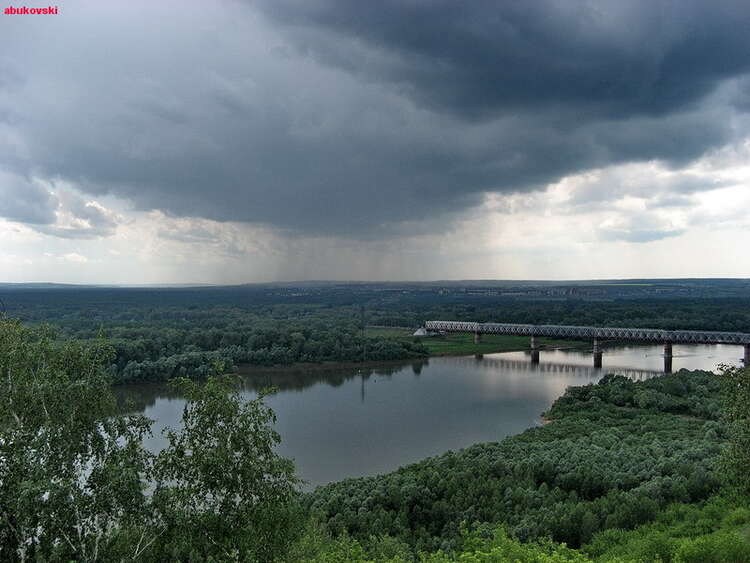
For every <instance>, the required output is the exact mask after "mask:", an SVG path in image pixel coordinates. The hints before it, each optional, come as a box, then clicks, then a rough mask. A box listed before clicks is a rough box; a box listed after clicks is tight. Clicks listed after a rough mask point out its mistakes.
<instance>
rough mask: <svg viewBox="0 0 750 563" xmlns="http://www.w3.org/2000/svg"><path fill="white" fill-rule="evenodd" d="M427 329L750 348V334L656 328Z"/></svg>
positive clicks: (436, 325)
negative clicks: (749, 346) (734, 345)
mask: <svg viewBox="0 0 750 563" xmlns="http://www.w3.org/2000/svg"><path fill="white" fill-rule="evenodd" d="M424 326H425V328H426V329H427V330H432V331H442V332H471V333H476V334H514V335H519V336H551V337H554V338H566V339H585V340H589V339H593V338H600V339H607V338H610V339H617V340H634V341H640V342H672V343H675V344H750V333H746V332H716V331H708V330H661V329H654V328H617V327H594V326H564V325H562V326H560V325H529V324H512V323H473V322H462V321H427V322H425V325H424Z"/></svg>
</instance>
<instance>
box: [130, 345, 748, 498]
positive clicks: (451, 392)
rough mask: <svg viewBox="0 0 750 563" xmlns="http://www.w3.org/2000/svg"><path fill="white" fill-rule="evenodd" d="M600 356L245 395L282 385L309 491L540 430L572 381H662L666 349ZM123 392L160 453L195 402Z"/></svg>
mask: <svg viewBox="0 0 750 563" xmlns="http://www.w3.org/2000/svg"><path fill="white" fill-rule="evenodd" d="M741 355H742V347H740V346H728V345H690V346H675V347H674V359H673V370H674V371H677V370H679V369H681V368H686V369H707V370H715V369H716V367H717V365H718V364H721V363H725V364H734V365H737V364H739V363H740V357H741ZM592 363H593V362H592V356H591V354H590V353H584V352H580V351H570V350H568V351H566V350H554V351H543V352H542V354H541V361H540V363H539V364H532V363H531V361H530V356H529V354H528V353H524V352H509V353H500V354H489V355H485V356H483V357H481V358H475V357H471V356H469V357H442V358H430V359H429V361H417V362H408V363H384V364H379V365H375V366H368V367H367V368H361V367H358V366H356V365H355V366H351V365H347V366H335V365H333V366H323V367H321V366H293V367H288V368H273V369H260V368H245V369H243V370H242V375H243V382H244V383H243V389H242V394H243V395H244V396H246V397H248V398H253V397H255V396H256V395H257V392H258V390H260V389H262V388H264V387H268V386H274V387H276V388H278V392H277V393H276V394H275V395H272V396H270V397H268V398H267V399H266V400H267V402H268V404H269V405H270V406H271V407H272V408H273V409H274V410H275V411H276V414H277V416H278V421H277V425H276V428H277V430H278V432H279V434H280V435H281V437H282V443H281V444H280V446H279V450H278V451H279V453H280V454H282V455H284V456H286V457H290V458H293V459H294V461H295V464H296V466H297V471H298V474H299V475H300V476H301V477H302V478H303V479H304V480H305V481H306V482H307V484H306V487H305V488H306V489H310V488H312V487H315V486H317V485H321V484H324V483H329V482H331V481H338V480H341V479H345V478H347V477H357V476H361V475H375V474H379V473H384V472H388V471H392V470H394V469H396V468H398V467H399V466H401V465H404V464H407V463H411V462H415V461H418V460H420V459H423V458H425V457H428V456H433V455H437V454H441V453H443V452H446V451H448V450H457V449H460V448H463V447H466V446H468V445H470V444H474V443H477V442H491V441H498V440H501V439H502V438H504V437H505V436H508V435H510V434H516V433H518V432H522V431H523V430H525V429H527V428H530V427H532V426H534V425H537V424H540V423H541V421H540V415H541V413H542V412H543V411H544V410H546V409H547V408H548V407H549V406H550V405H551V404H552V403H553V401H554V400H555V399H556V398H557V397H559V396H560V395H561V394H562V393H563V392H564V391H565V389H566V388H567V387H569V386H571V385H585V384H587V383H594V382H596V381H598V380H599V379H600V378H601V377H602V376H603V375H604V374H606V373H612V372H615V373H624V374H626V375H628V376H629V377H631V378H633V379H644V378H648V377H653V376H655V375H659V374H660V373H661V371H660V370H661V369H662V366H663V357H662V348H661V346H628V347H618V348H608V349H606V350H605V352H604V364H603V367H602V368H601V369H594V368H593V367H591V366H592ZM118 392H119V393H121V394H124V395H126V396H127V397H128V398H129V399H131V400H132V401H133V403H134V404H135V405H136V408H139V409H142V411H143V412H144V413H145V414H146V416H148V417H149V418H152V419H154V420H155V423H154V425H153V436H152V437H151V438H149V439H148V440H147V442H146V445H147V447H148V448H149V449H151V450H152V451H158V450H159V449H160V448H161V447H163V445H164V443H165V441H164V438H163V436H162V430H163V429H164V428H165V427H166V426H171V427H176V426H177V425H178V424H179V420H180V416H181V414H182V408H183V406H184V401H183V399H182V398H181V397H179V396H178V395H177V394H175V393H174V392H173V391H171V390H170V389H169V388H168V387H167V386H166V385H129V386H126V387H121V388H119V390H118Z"/></svg>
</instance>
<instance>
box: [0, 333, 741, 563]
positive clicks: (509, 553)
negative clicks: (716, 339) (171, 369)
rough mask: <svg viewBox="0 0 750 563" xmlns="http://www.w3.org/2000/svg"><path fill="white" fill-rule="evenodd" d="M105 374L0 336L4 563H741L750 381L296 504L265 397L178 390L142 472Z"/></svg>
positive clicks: (135, 428)
mask: <svg viewBox="0 0 750 563" xmlns="http://www.w3.org/2000/svg"><path fill="white" fill-rule="evenodd" d="M113 357H114V349H113V348H112V347H111V346H110V345H108V344H107V343H106V341H104V340H102V339H95V340H91V341H85V340H84V341H81V340H64V339H60V338H57V337H55V336H54V335H53V334H52V332H51V331H50V330H48V329H46V328H43V327H42V328H35V327H25V326H23V325H22V324H21V323H20V322H18V321H11V320H0V385H2V388H3V401H2V402H0V518H1V519H2V525H1V526H0V558H2V559H3V560H8V561H22V560H32V561H60V560H77V561H133V560H139V561H165V560H182V561H289V562H291V561H295V562H296V561H309V562H311V563H312V562H344V561H355V562H357V561H359V562H367V561H372V562H375V561H377V562H380V561H382V562H390V563H407V562H410V561H423V562H433V563H438V562H440V563H444V562H449V561H463V562H480V561H482V562H490V561H493V562H500V561H509V560H510V561H528V562H535V561H547V562H555V561H581V562H582V561H621V562H622V561H657V560H658V561H675V562H677V561H685V562H687V561H694V562H699V561H701V562H702V561H727V562H729V561H748V560H750V541H749V540H748V534H747V530H748V527H750V510H749V509H748V504H747V503H748V501H747V493H748V491H750V477H749V476H748V475H747V471H746V469H747V467H748V464H749V462H750V447H749V446H750V439H749V438H750V425H748V421H749V420H750V373H749V372H748V370H742V369H735V368H733V369H727V370H725V372H724V373H723V374H721V375H715V374H711V373H707V372H686V371H681V372H679V373H676V374H673V375H668V376H662V377H658V378H654V379H651V380H648V381H643V382H633V381H630V380H628V379H626V378H624V377H622V376H617V375H611V376H607V377H605V378H604V379H603V380H601V381H600V382H599V383H597V384H590V385H586V386H583V387H577V388H571V389H569V390H568V391H567V392H566V393H565V394H564V395H563V396H562V397H561V398H560V399H558V400H557V401H556V402H555V403H554V404H553V405H552V407H551V408H550V409H549V411H548V412H547V413H546V415H545V416H546V419H547V420H548V423H547V424H545V425H543V426H541V427H538V428H533V429H530V430H528V431H526V432H523V433H522V434H520V435H517V436H512V437H509V438H507V439H505V440H503V441H501V442H499V443H489V444H477V445H474V446H471V447H469V448H466V449H464V450H461V451H458V452H448V453H446V454H444V455H441V456H437V457H434V458H430V459H427V460H424V461H422V462H419V463H416V464H413V465H409V466H406V467H403V468H401V469H399V470H397V471H395V472H393V473H390V474H387V475H382V476H377V477H367V478H359V479H350V480H346V481H343V482H340V483H334V484H331V485H328V486H325V487H322V488H319V489H317V490H316V491H314V492H312V493H309V494H302V493H300V492H299V488H298V484H299V482H298V480H297V478H296V477H295V475H294V466H293V464H292V462H290V461H289V460H285V459H283V458H281V457H279V456H278V455H277V454H276V453H275V450H274V448H275V445H276V444H278V442H279V439H280V438H279V436H278V435H277V434H276V433H275V432H274V430H273V422H274V420H275V417H274V413H273V412H272V411H271V410H270V409H269V408H268V407H267V406H266V405H265V403H264V401H263V396H262V395H261V397H260V398H258V399H256V400H253V401H250V402H243V401H242V400H241V398H240V396H239V394H238V393H237V391H236V387H234V385H233V383H232V381H233V378H231V377H226V376H224V377H219V376H215V375H213V374H211V375H210V376H209V377H208V378H206V380H205V382H203V383H195V382H192V381H190V380H187V379H182V380H179V381H178V382H177V383H176V385H178V386H179V388H180V392H181V393H182V394H183V395H184V396H185V397H186V399H187V402H186V406H185V409H184V412H183V418H182V427H181V429H179V430H169V431H167V439H168V446H167V447H166V448H165V449H164V450H163V451H161V452H159V453H158V454H151V453H149V452H148V451H147V450H145V449H144V447H143V446H142V440H143V438H144V437H145V436H147V435H148V434H149V433H150V432H151V429H150V428H151V421H149V420H147V419H145V418H144V417H142V416H139V415H129V414H123V413H121V412H119V407H118V403H117V401H116V400H115V399H114V396H113V394H112V392H111V388H110V384H111V382H112V378H111V371H110V370H109V367H108V366H109V365H111V362H112V359H113ZM730 389H731V392H726V391H727V390H730Z"/></svg>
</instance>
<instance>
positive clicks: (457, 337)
mask: <svg viewBox="0 0 750 563" xmlns="http://www.w3.org/2000/svg"><path fill="white" fill-rule="evenodd" d="M412 334H413V331H411V330H404V329H398V328H368V329H366V330H365V335H366V336H369V337H372V338H396V339H399V340H409V341H411V340H413V338H414V336H412ZM420 341H421V342H422V344H424V345H425V347H426V348H427V350H429V352H430V356H467V355H471V354H492V353H495V352H516V351H520V350H528V348H529V339H528V337H526V336H512V335H505V334H483V335H482V342H481V343H479V344H474V335H473V334H446V335H444V336H433V337H428V338H421V339H420ZM538 342H539V344H540V345H541V346H543V347H546V348H587V347H590V346H591V344H590V343H589V342H582V341H573V340H556V339H554V338H539V339H538Z"/></svg>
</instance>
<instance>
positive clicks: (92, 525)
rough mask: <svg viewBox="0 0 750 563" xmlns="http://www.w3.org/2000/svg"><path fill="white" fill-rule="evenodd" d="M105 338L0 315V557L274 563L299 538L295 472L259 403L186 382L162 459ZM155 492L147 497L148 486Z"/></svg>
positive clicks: (217, 385) (215, 384) (216, 384)
mask: <svg viewBox="0 0 750 563" xmlns="http://www.w3.org/2000/svg"><path fill="white" fill-rule="evenodd" d="M111 357H112V349H111V348H110V347H109V346H108V345H106V344H105V343H103V342H96V343H94V344H92V345H86V346H84V345H81V344H80V343H77V342H72V341H68V342H62V343H61V342H58V341H56V340H55V339H54V338H53V336H52V335H51V333H50V332H49V330H47V329H45V328H40V329H29V328H24V327H23V326H21V325H20V323H18V322H16V321H8V320H1V319H0V386H1V392H2V394H3V400H2V401H0V559H2V560H3V561H23V560H31V561H66V560H76V561H117V560H136V559H137V560H140V561H144V560H145V561H168V560H182V561H210V560H215V561H225V560H231V559H237V560H242V561H269V560H271V559H272V558H274V557H279V556H283V555H284V553H285V551H286V549H287V547H288V546H289V545H290V544H291V542H292V540H293V539H294V538H295V537H296V536H297V534H298V529H299V526H298V524H297V523H298V522H300V515H299V512H298V505H297V504H296V502H295V499H296V495H297V493H296V485H297V480H296V478H295V477H294V467H293V465H292V463H291V462H290V461H288V460H284V459H281V458H279V457H278V456H277V455H276V454H275V453H274V450H273V448H274V446H275V445H276V444H277V443H278V441H279V436H278V435H277V434H276V433H275V431H273V429H272V428H271V423H272V422H273V420H274V415H273V412H272V411H271V410H270V409H269V408H268V407H267V406H266V405H265V404H264V403H263V401H262V398H259V399H257V400H254V401H250V402H245V401H242V400H241V399H240V397H239V395H238V394H237V393H236V392H232V391H231V390H230V389H229V388H228V384H227V382H226V380H224V379H217V378H210V379H209V380H208V381H207V382H206V383H205V384H204V385H196V384H193V383H190V382H183V383H182V385H183V391H184V392H185V393H186V395H187V398H188V401H187V403H186V406H185V409H184V412H183V419H182V422H183V428H182V429H181V430H174V431H170V432H169V433H168V435H167V437H168V442H169V445H168V447H167V448H165V449H164V450H163V451H162V452H160V453H159V454H158V455H152V454H150V453H149V452H147V451H146V450H145V448H144V447H143V446H142V440H143V438H144V437H146V436H148V435H149V434H150V421H149V420H147V419H145V418H144V417H142V416H124V415H121V414H119V413H118V412H117V408H116V403H115V401H114V398H113V396H112V393H111V390H110V383H111V382H110V380H109V377H108V376H107V370H106V365H107V363H108V361H109V360H110V359H111ZM147 488H150V491H148V492H150V493H151V494H147Z"/></svg>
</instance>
